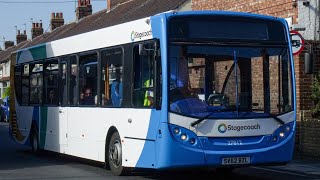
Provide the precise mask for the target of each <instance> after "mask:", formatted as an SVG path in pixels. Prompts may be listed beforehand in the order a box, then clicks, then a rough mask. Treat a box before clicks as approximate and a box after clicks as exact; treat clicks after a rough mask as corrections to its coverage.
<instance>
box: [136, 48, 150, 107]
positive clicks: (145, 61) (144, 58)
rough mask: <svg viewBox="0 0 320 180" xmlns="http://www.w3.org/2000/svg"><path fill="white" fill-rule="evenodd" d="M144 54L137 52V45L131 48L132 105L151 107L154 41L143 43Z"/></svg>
mask: <svg viewBox="0 0 320 180" xmlns="http://www.w3.org/2000/svg"><path fill="white" fill-rule="evenodd" d="M144 48H146V49H149V50H146V52H145V54H139V46H135V47H134V48H133V59H134V71H133V72H134V82H133V86H134V87H133V88H134V89H133V106H134V107H148V108H151V107H153V102H154V100H153V98H154V96H153V93H154V91H153V78H154V72H153V65H154V64H153V57H154V51H152V50H150V49H154V43H150V44H144Z"/></svg>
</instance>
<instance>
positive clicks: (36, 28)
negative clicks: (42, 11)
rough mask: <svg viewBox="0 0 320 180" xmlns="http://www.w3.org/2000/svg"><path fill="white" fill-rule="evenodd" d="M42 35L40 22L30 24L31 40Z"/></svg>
mask: <svg viewBox="0 0 320 180" xmlns="http://www.w3.org/2000/svg"><path fill="white" fill-rule="evenodd" d="M42 34H43V27H42V22H41V23H32V28H31V36H32V39H34V38H36V37H37V36H40V35H42Z"/></svg>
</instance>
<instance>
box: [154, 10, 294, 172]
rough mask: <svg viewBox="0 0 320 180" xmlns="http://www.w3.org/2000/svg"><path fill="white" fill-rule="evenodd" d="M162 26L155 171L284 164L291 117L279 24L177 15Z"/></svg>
mask: <svg viewBox="0 0 320 180" xmlns="http://www.w3.org/2000/svg"><path fill="white" fill-rule="evenodd" d="M168 23H169V25H168V27H169V29H168V57H167V59H168V66H167V68H168V71H167V76H168V79H167V82H168V83H167V91H168V101H167V105H168V125H167V124H165V123H164V124H163V125H162V126H163V128H167V134H166V133H162V134H163V136H162V137H161V138H162V140H160V141H159V143H160V144H162V145H161V146H160V147H161V149H160V150H159V152H160V153H159V157H158V160H159V162H158V167H159V168H166V167H186V166H190V167H192V166H213V167H221V166H222V167H239V166H248V165H266V164H269V165H274V164H283V163H287V162H289V161H290V160H291V159H292V156H293V148H294V134H295V118H296V114H295V100H294V99H295V89H294V87H295V86H294V83H295V82H294V78H293V77H294V71H293V60H292V55H291V49H290V42H289V35H288V27H287V24H286V23H285V21H284V20H279V19H277V18H273V17H265V16H258V15H247V14H243V13H241V14H240V13H239V14H236V13H226V14H223V13H222V14H221V13H220V14H219V13H210V14H209V13H208V14H205V13H204V14H202V15H199V14H197V15H191V14H184V13H181V14H180V15H179V13H178V15H175V16H174V15H173V16H171V17H168ZM165 134H166V135H165Z"/></svg>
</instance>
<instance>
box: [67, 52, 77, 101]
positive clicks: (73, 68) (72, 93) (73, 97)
mask: <svg viewBox="0 0 320 180" xmlns="http://www.w3.org/2000/svg"><path fill="white" fill-rule="evenodd" d="M69 68H70V70H69V72H68V73H69V74H68V75H69V76H68V78H69V105H76V104H77V76H78V63H77V58H76V57H75V56H71V57H70V67H69Z"/></svg>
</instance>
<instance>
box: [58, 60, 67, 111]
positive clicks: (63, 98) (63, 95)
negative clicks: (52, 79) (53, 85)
mask: <svg viewBox="0 0 320 180" xmlns="http://www.w3.org/2000/svg"><path fill="white" fill-rule="evenodd" d="M67 60H68V58H66V57H64V58H61V59H60V75H59V77H60V79H59V81H60V83H59V85H60V86H59V97H60V104H61V106H67V105H68V97H67V94H68V90H67V67H68V64H67Z"/></svg>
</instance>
